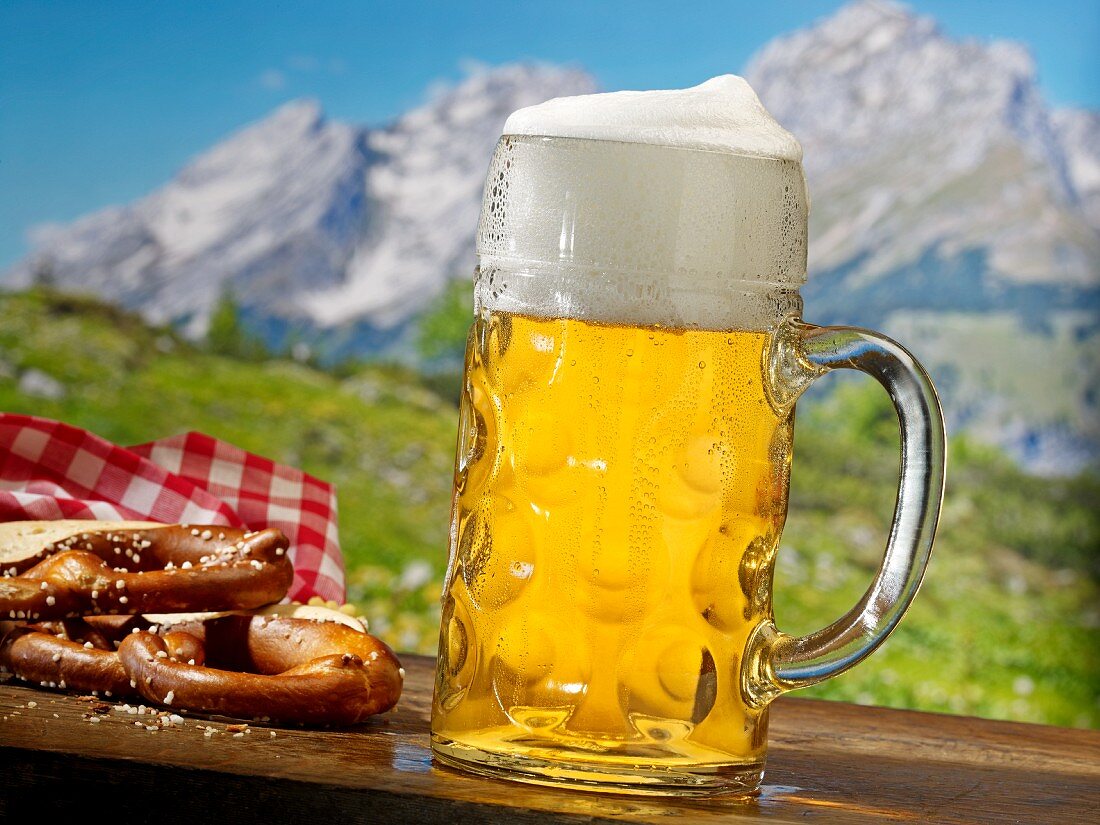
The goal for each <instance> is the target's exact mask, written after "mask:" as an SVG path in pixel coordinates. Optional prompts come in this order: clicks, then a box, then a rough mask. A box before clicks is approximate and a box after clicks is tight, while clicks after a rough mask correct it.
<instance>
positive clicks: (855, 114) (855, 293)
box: [745, 0, 1100, 473]
mask: <svg viewBox="0 0 1100 825" xmlns="http://www.w3.org/2000/svg"><path fill="white" fill-rule="evenodd" d="M745 74H746V77H747V78H748V79H749V82H750V83H751V84H752V85H753V87H754V88H755V89H756V90H757V92H758V94H759V95H760V98H761V100H762V101H763V102H764V104H765V106H767V107H768V109H769V110H770V111H771V112H772V113H773V114H774V115H775V117H776V118H777V119H778V120H779V121H780V122H781V123H782V124H783V125H784V126H785V127H786V128H787V129H789V130H790V131H792V132H793V133H794V134H795V135H797V136H798V137H799V139H800V140H801V141H802V144H803V148H804V150H805V163H806V171H807V177H808V179H809V186H810V192H811V194H812V195H813V208H812V210H811V218H810V245H809V255H810V260H809V263H810V272H811V278H810V280H809V283H808V284H807V286H806V288H805V289H804V290H803V295H804V297H805V299H806V317H807V318H808V319H810V320H814V321H817V322H818V323H850V324H852V323H854V324H860V325H863V326H871V327H876V328H879V329H883V330H884V331H886V332H887V333H888V334H892V335H895V336H896V337H897V338H898V339H899V340H901V341H903V342H905V343H906V344H908V345H909V346H910V347H911V348H912V349H913V350H914V351H915V352H916V354H917V355H918V356H919V357H920V358H921V360H922V361H924V362H925V364H926V366H928V367H929V369H930V370H931V371H932V372H933V374H934V376H935V378H936V382H937V385H938V386H939V388H940V390H941V393H942V395H943V396H944V401H945V406H946V408H947V410H948V413H949V415H948V419H949V424H950V425H951V426H952V427H953V428H954V429H959V428H963V429H966V430H968V431H970V432H972V433H974V434H975V435H977V436H978V437H979V438H981V439H983V440H986V441H991V442H994V443H997V444H999V445H1000V446H1002V447H1005V448H1007V449H1008V450H1009V451H1010V452H1011V453H1013V454H1014V455H1015V456H1016V457H1017V458H1020V459H1022V460H1023V461H1024V462H1025V463H1026V464H1027V465H1028V466H1030V467H1032V468H1033V469H1036V470H1039V471H1042V472H1048V473H1064V472H1070V471H1074V470H1076V469H1078V468H1080V467H1082V466H1083V465H1085V464H1088V463H1091V462H1093V461H1095V460H1096V459H1097V457H1098V456H1100V450H1098V448H1097V445H1098V444H1100V420H1098V418H1100V416H1098V400H1100V355H1098V353H1100V346H1098V345H1100V334H1098V329H1100V115H1098V114H1097V113H1093V112H1083V111H1066V112H1055V111H1052V110H1051V109H1050V107H1049V106H1047V104H1046V103H1045V102H1044V101H1043V99H1042V96H1041V94H1040V93H1039V90H1038V86H1037V83H1036V76H1035V66H1034V64H1033V62H1032V60H1031V58H1030V56H1029V55H1028V53H1027V51H1026V50H1025V49H1024V48H1023V47H1022V46H1020V45H1017V44H1014V43H1007V42H991V43H986V42H978V41H974V40H963V41H958V40H953V39H951V38H949V37H947V36H946V35H945V34H944V33H943V32H942V31H941V30H940V29H939V28H938V26H937V25H936V23H935V21H934V20H932V19H930V18H927V17H920V16H917V15H914V14H912V13H910V12H909V11H908V10H907V9H906V8H905V7H904V6H901V5H898V4H896V3H890V2H878V1H877V0H872V1H871V2H859V3H854V4H851V5H848V6H845V7H844V8H842V9H841V10H840V11H838V12H837V13H836V14H834V15H833V16H832V17H830V18H828V19H826V20H823V21H821V22H819V23H818V24H817V25H815V26H813V27H811V28H808V29H804V30H802V31H798V32H794V33H792V34H790V35H787V36H784V37H780V38H777V39H776V40H774V41H772V42H771V43H769V44H768V45H767V46H766V47H765V48H764V49H762V50H761V51H760V52H759V53H758V54H757V56H756V57H755V58H754V59H753V61H752V62H751V63H750V65H749V66H748V67H747V70H746V73H745Z"/></svg>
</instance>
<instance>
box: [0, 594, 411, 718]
mask: <svg viewBox="0 0 1100 825" xmlns="http://www.w3.org/2000/svg"><path fill="white" fill-rule="evenodd" d="M288 609H289V611H290V612H291V614H292V615H278V612H281V611H275V614H274V615H270V614H269V615H242V614H229V615H221V616H217V617H214V618H206V619H202V618H201V617H200V618H193V617H187V616H185V617H182V618H181V620H180V621H179V622H177V623H175V624H173V625H169V626H165V625H164V624H160V625H157V626H149V625H148V623H147V622H146V623H142V622H141V620H139V619H134V620H132V621H131V622H130V623H128V624H122V625H119V626H117V627H116V628H114V629H113V631H114V635H116V636H117V635H118V634H120V633H121V634H125V635H122V636H121V641H120V642H118V651H117V653H116V652H115V651H114V650H113V647H114V644H113V643H112V642H111V640H110V638H109V631H107V630H104V629H103V628H102V627H101V625H100V624H99V623H98V622H99V621H100V620H95V619H89V620H88V622H87V623H81V624H80V625H79V626H78V625H76V624H75V623H66V625H65V626H64V627H62V628H61V629H60V632H59V634H58V627H57V626H56V625H50V624H39V625H32V626H19V627H16V628H15V629H14V630H12V631H11V632H10V633H9V634H8V636H7V637H6V638H5V639H4V641H3V642H2V643H0V668H3V669H7V670H10V671H11V672H13V673H14V674H15V675H16V676H18V677H19V678H22V679H26V680H28V681H34V682H38V683H39V684H42V685H43V686H46V687H53V686H56V687H69V688H75V689H78V690H85V691H89V690H95V691H104V692H107V691H109V692H110V695H112V696H119V697H124V696H132V695H137V694H140V695H141V696H143V697H144V698H145V699H147V700H149V701H150V702H154V703H157V704H161V705H165V706H168V707H171V708H173V709H180V710H188V711H193V712H198V713H206V714H218V715H223V716H233V717H237V718H244V719H261V720H264V721H280V722H297V723H303V724H319V725H351V724H356V723H358V722H361V721H363V720H364V719H366V718H367V717H368V716H371V715H373V714H376V713H381V712H383V711H386V710H389V709H390V708H392V707H393V706H394V705H396V703H397V700H398V698H399V697H400V695H401V687H402V682H403V679H404V670H403V669H402V668H401V666H400V663H399V662H398V660H397V657H396V656H395V655H394V653H393V651H392V650H390V648H389V647H387V646H386V645H385V644H384V643H383V642H381V641H379V640H378V639H376V638H374V637H373V636H370V635H369V634H367V633H366V632H365V630H362V629H356V626H357V625H358V623H356V622H355V621H354V620H349V619H347V617H344V616H342V614H336V613H335V611H327V610H322V609H318V608H306V609H301V608H288ZM294 613H299V614H301V613H304V614H306V615H314V616H316V615H324V614H330V615H333V618H336V619H337V620H336V621H316V620H313V619H305V618H298V617H297V616H295V615H293V614H294ZM337 617H338V618H337ZM163 618H167V617H163ZM92 622H97V624H96V625H95V626H91V624H92ZM339 622H345V623H344V624H342V623H339ZM85 625H87V626H85ZM137 625H142V626H143V627H144V629H140V628H139V626H137ZM359 627H360V628H361V626H359ZM154 629H155V630H156V631H157V632H153V630H154ZM127 630H129V631H130V632H128V633H127V632H126V631H127ZM96 633H99V634H100V637H101V638H102V640H100V638H96V637H95V634H96Z"/></svg>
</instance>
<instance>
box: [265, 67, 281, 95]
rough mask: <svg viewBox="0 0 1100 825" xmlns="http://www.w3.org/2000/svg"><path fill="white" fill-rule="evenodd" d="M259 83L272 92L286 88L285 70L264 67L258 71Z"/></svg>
mask: <svg viewBox="0 0 1100 825" xmlns="http://www.w3.org/2000/svg"><path fill="white" fill-rule="evenodd" d="M260 85H261V86H263V87H264V88H265V89H268V90H269V91H272V92H278V91H280V90H282V89H285V88H286V72H284V71H282V70H281V69H265V70H264V71H263V72H261V73H260Z"/></svg>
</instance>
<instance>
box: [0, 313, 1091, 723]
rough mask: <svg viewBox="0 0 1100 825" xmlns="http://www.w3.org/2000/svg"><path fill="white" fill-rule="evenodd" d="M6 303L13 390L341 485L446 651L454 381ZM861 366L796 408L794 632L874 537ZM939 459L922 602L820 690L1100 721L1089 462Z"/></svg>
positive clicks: (370, 610) (401, 642) (789, 557)
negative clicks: (342, 369)
mask: <svg viewBox="0 0 1100 825" xmlns="http://www.w3.org/2000/svg"><path fill="white" fill-rule="evenodd" d="M0 318H2V319H3V320H2V321H0V409H4V410H8V411H15V412H26V413H32V414H36V415H42V416H46V417H50V418H57V419H61V420H64V421H68V422H70V423H73V424H76V425H78V426H82V427H86V428H88V429H90V430H93V431H95V432H97V433H99V434H100V435H102V436H104V437H106V438H108V439H111V440H112V441H115V442H117V443H121V444H131V443H138V442H141V441H147V440H150V439H154V438H160V437H163V436H166V435H170V434H172V433H176V432H180V431H183V430H188V429H195V430H200V431H203V432H207V433H210V434H211V435H214V436H217V437H219V438H223V439H226V440H227V441H231V442H233V443H235V444H238V445H240V446H241V447H244V448H245V449H248V450H252V451H254V452H258V453H262V454H264V455H267V456H269V457H271V458H273V459H275V460H277V461H281V462H285V463H288V464H293V465H295V466H299V467H302V468H303V469H305V470H306V471H308V472H310V473H313V474H315V475H317V476H319V477H321V478H324V479H326V480H328V481H331V482H333V483H334V484H336V486H337V491H338V496H339V506H340V534H341V543H342V546H343V548H344V553H345V558H346V562H347V567H348V585H349V598H350V599H351V600H352V601H355V602H356V603H357V604H359V606H360V607H361V608H362V609H363V612H365V613H366V615H367V616H368V617H369V618H370V619H371V623H372V627H373V629H374V630H375V631H376V632H378V633H379V634H380V635H382V636H383V637H384V638H385V639H386V640H387V641H389V642H391V643H392V644H394V645H396V646H397V647H398V648H400V649H402V650H415V651H420V652H432V651H433V650H434V648H435V643H436V635H437V626H438V616H439V612H438V611H439V608H438V595H439V586H440V582H441V580H442V576H443V571H444V569H445V566H446V547H447V526H448V525H447V522H448V510H449V497H450V486H451V463H452V453H453V449H454V439H455V429H456V412H455V409H454V407H453V405H452V404H451V403H450V401H448V400H445V399H442V398H440V397H439V396H438V395H437V394H436V393H435V392H433V391H432V390H431V389H429V386H446V385H447V384H446V382H440V381H439V376H435V377H433V378H432V379H430V383H429V382H428V381H426V380H425V379H423V378H422V377H420V376H419V375H417V374H416V373H415V372H413V371H411V370H408V369H404V368H398V367H385V366H366V367H362V368H360V369H358V370H356V371H355V372H354V374H352V375H351V376H350V377H336V376H334V375H332V374H330V373H325V372H321V371H318V370H315V369H312V368H309V367H306V366H303V365H300V364H297V363H294V362H292V361H288V360H268V361H261V362H246V361H240V360H236V359H234V358H231V357H227V356H220V355H214V354H212V353H210V352H207V351H204V350H202V349H199V348H196V347H194V346H192V345H190V344H188V343H186V342H185V341H183V340H181V339H179V338H178V337H176V336H175V335H173V334H172V333H171V332H168V331H165V330H156V329H151V328H149V327H147V326H146V325H144V324H143V323H142V322H141V321H139V320H138V319H137V318H135V317H133V316H130V315H127V314H125V313H122V312H119V311H117V310H113V309H110V308H107V307H104V306H102V305H100V304H97V303H95V302H92V301H88V300H82V299H74V298H71V297H64V296H58V295H53V294H50V293H47V292H41V291H35V292H29V293H20V294H7V295H0ZM444 327H446V325H443V326H442V327H441V329H442V328H444ZM448 329H449V328H448ZM448 334H449V333H448ZM438 354H445V352H444V350H440V351H439V353H438ZM32 369H35V370H40V371H42V372H44V373H46V374H47V375H49V376H51V377H52V378H54V379H55V380H57V381H59V382H60V383H61V385H62V386H63V387H64V388H65V395H64V397H62V398H59V399H57V400H48V399H43V398H38V397H28V396H27V395H26V394H24V393H23V392H21V391H20V390H19V381H20V378H21V377H22V376H25V374H26V373H27V371H28V370H32ZM868 384H869V382H868ZM868 384H864V383H861V382H848V383H846V384H845V385H844V386H842V387H840V388H839V389H838V390H837V391H836V392H834V393H831V394H829V395H828V397H827V398H825V399H824V400H820V401H818V402H817V403H815V404H813V405H804V406H803V408H801V409H800V411H799V421H798V427H797V437H796V450H795V453H796V461H795V470H794V475H793V480H792V495H791V512H790V516H789V518H788V521H787V529H786V532H785V534H784V540H783V545H782V548H781V550H780V553H779V560H778V566H777V571H776V585H775V591H776V597H775V611H776V618H777V622H778V624H779V625H780V627H781V628H783V629H785V630H787V631H788V632H798V633H804V632H809V631H811V630H814V629H817V628H818V627H821V626H824V625H825V624H828V623H829V622H830V621H832V620H833V619H835V618H837V617H838V616H840V614H841V613H843V612H844V611H845V610H847V608H848V607H849V606H850V605H851V604H852V603H854V602H855V601H856V599H858V598H859V596H860V595H861V594H862V592H863V590H864V589H865V588H866V586H867V584H868V583H869V582H870V580H871V577H872V575H873V572H874V569H875V568H876V566H877V564H878V561H879V558H880V556H881V552H882V546H883V543H884V541H885V535H886V527H887V524H888V522H889V518H890V514H891V511H892V508H893V502H894V495H895V489H896V477H897V441H896V439H897V434H896V424H895V422H894V421H893V420H892V413H891V411H890V409H889V407H888V405H887V403H886V401H885V396H883V394H882V393H881V390H879V389H878V388H877V387H874V386H869V385H868ZM948 478H949V484H948V490H947V497H946V501H945V505H944V510H943V517H942V520H941V526H940V532H939V538H938V540H937V544H936V550H935V553H934V555H933V559H932V563H931V565H930V567H929V573H928V576H927V578H926V580H925V583H924V586H923V588H922V590H921V593H920V594H919V595H918V597H917V600H916V602H915V604H914V606H913V609H912V611H911V613H910V615H909V616H907V617H906V619H905V621H903V622H902V624H901V626H900V627H899V629H898V630H897V632H896V633H895V634H894V635H893V636H892V637H891V639H890V640H889V641H888V642H887V643H886V645H885V646H884V648H883V649H882V650H881V651H879V652H878V653H877V654H876V655H875V656H873V657H872V658H871V659H869V660H868V661H867V662H866V663H864V664H862V665H860V666H859V667H857V668H855V669H854V670H852V671H851V672H850V673H847V674H845V675H843V676H841V677H839V678H838V679H835V680H833V681H831V682H828V683H826V684H824V685H821V686H818V687H816V688H813V689H811V690H810V691H807V692H806V693H807V695H818V696H824V697H831V698H842V699H846V700H850V701H858V702H867V703H874V704H885V705H891V706H896V707H911V708H919V709H924V710H933V711H945V712H951V713H966V714H975V715H980V716H987V717H993V718H1003V719H1018V720H1025V721H1036V722H1047V723H1051V724H1059V725H1075V726H1081V727H1089V726H1091V727H1100V704H1098V693H1100V656H1098V653H1097V651H1098V650H1100V587H1098V585H1097V581H1098V578H1100V572H1098V565H1100V559H1098V551H1097V548H1098V546H1100V517H1098V515H1097V509H1098V508H1097V503H1098V502H1100V484H1098V482H1097V479H1096V477H1095V476H1093V477H1082V478H1077V479H1066V480H1049V479H1040V478H1034V477H1030V476H1028V475H1026V474H1023V473H1021V472H1020V471H1019V470H1018V469H1017V468H1016V467H1015V466H1014V465H1012V464H1011V462H1009V461H1008V460H1007V459H1005V458H1004V457H1003V456H1001V455H999V454H998V453H996V452H995V451H992V450H989V449H986V448H982V447H979V446H976V445H973V444H969V443H967V442H965V441H961V440H954V441H952V443H951V448H950V458H949V474H948Z"/></svg>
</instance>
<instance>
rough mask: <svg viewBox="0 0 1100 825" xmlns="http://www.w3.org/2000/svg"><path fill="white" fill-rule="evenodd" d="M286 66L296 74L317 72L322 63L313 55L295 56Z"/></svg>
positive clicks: (290, 58) (289, 59)
mask: <svg viewBox="0 0 1100 825" xmlns="http://www.w3.org/2000/svg"><path fill="white" fill-rule="evenodd" d="M286 65H287V66H288V67H290V68H291V69H293V70H294V71H296V72H315V71H317V69H318V68H320V66H321V62H320V61H319V60H318V59H317V58H316V57H314V56H313V55H311V54H295V55H292V56H291V57H289V58H288V59H287V61H286Z"/></svg>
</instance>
